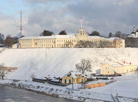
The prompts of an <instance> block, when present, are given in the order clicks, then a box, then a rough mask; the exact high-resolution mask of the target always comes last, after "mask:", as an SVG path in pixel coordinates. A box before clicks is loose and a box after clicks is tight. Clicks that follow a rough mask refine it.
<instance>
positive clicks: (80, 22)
mask: <svg viewBox="0 0 138 102" xmlns="http://www.w3.org/2000/svg"><path fill="white" fill-rule="evenodd" d="M80 24H81V25H80V29H82V18H81V19H80Z"/></svg>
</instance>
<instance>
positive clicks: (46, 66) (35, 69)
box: [0, 48, 138, 80]
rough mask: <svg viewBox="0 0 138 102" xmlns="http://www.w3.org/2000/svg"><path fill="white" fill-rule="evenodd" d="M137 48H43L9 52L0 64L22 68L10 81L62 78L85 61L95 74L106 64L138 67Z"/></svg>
mask: <svg viewBox="0 0 138 102" xmlns="http://www.w3.org/2000/svg"><path fill="white" fill-rule="evenodd" d="M137 52H138V49H136V48H123V49H122V48H121V49H115V48H104V49H103V48H91V49H85V48H79V49H78V48H72V49H71V48H51V49H48V48H40V49H6V50H5V51H3V52H2V53H1V54H0V63H4V64H5V66H7V67H19V69H18V70H17V71H15V72H13V73H11V74H10V75H8V78H10V79H25V80H28V79H30V77H31V76H32V75H33V76H35V77H45V76H48V75H51V76H56V77H62V76H64V75H65V74H67V73H68V72H69V71H71V70H72V71H75V70H76V68H75V64H76V63H78V62H80V60H81V59H84V58H85V59H90V60H91V62H92V70H93V72H96V71H98V69H99V68H100V67H101V66H102V65H103V64H105V63H109V64H110V63H114V62H123V61H127V62H131V63H132V64H133V65H138V53H137Z"/></svg>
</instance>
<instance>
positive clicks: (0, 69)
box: [0, 64, 8, 80]
mask: <svg viewBox="0 0 138 102" xmlns="http://www.w3.org/2000/svg"><path fill="white" fill-rule="evenodd" d="M7 71H8V69H7V68H5V67H4V64H1V65H0V77H1V78H2V80H4V77H5V75H6V73H7Z"/></svg>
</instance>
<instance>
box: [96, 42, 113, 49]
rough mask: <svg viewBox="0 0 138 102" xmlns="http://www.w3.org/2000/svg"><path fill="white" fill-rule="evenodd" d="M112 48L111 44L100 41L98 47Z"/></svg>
mask: <svg viewBox="0 0 138 102" xmlns="http://www.w3.org/2000/svg"><path fill="white" fill-rule="evenodd" d="M111 46H112V43H111V42H109V41H100V43H99V45H98V47H99V48H110V47H111Z"/></svg>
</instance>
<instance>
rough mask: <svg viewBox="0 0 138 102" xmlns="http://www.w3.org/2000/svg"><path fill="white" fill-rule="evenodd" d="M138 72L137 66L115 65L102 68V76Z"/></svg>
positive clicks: (105, 65) (106, 65)
mask: <svg viewBox="0 0 138 102" xmlns="http://www.w3.org/2000/svg"><path fill="white" fill-rule="evenodd" d="M135 70H137V65H131V64H124V63H122V64H121V63H118V62H117V63H116V64H113V65H110V64H104V65H103V66H101V74H102V75H114V74H124V73H129V72H133V71H135Z"/></svg>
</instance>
